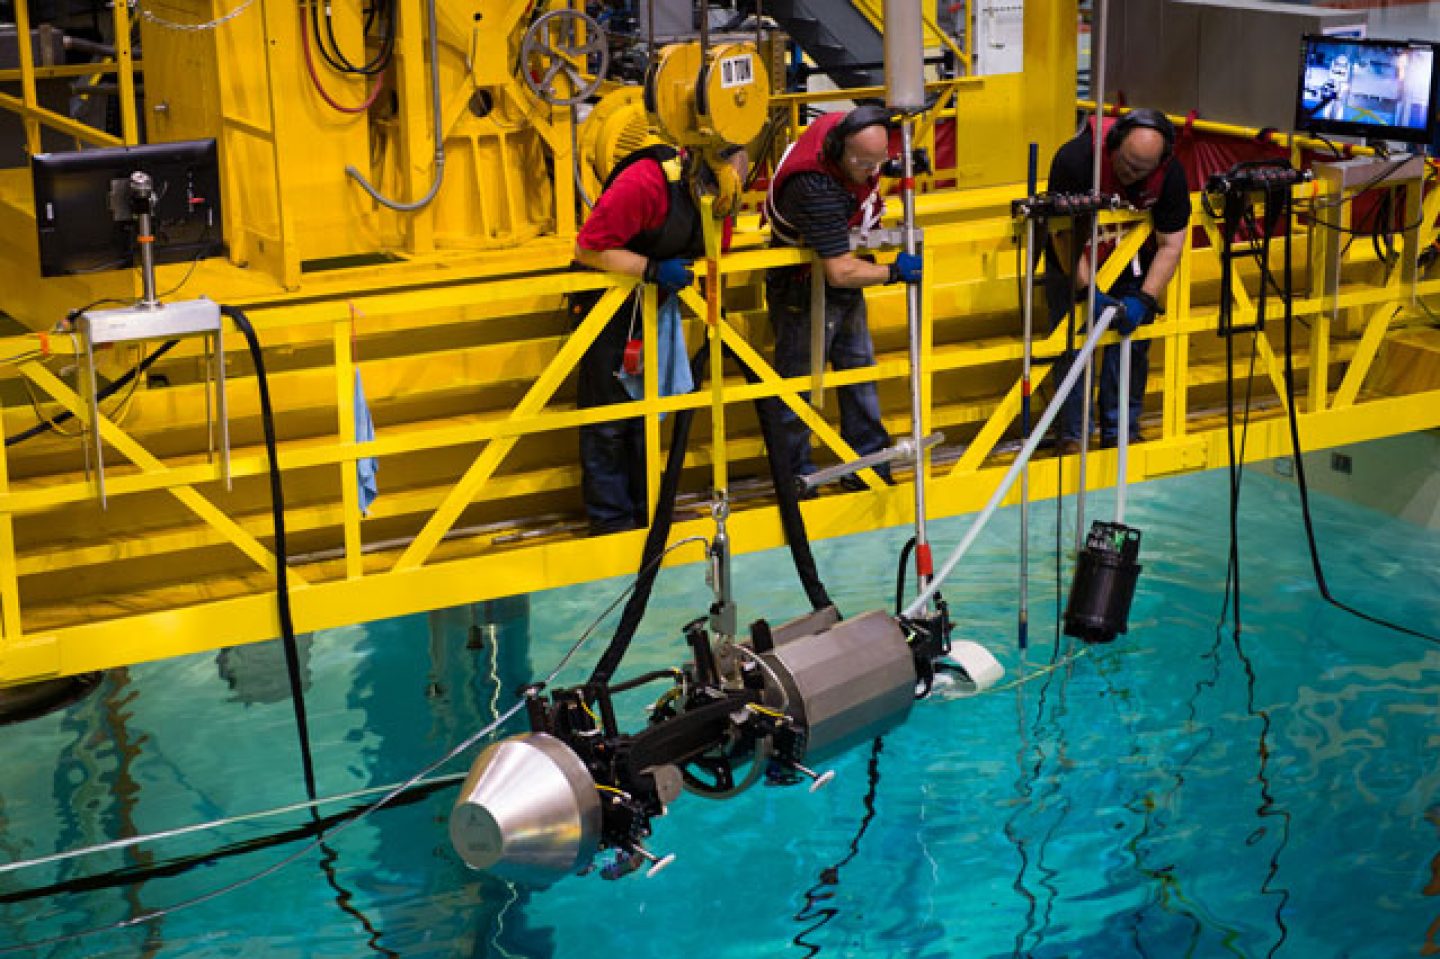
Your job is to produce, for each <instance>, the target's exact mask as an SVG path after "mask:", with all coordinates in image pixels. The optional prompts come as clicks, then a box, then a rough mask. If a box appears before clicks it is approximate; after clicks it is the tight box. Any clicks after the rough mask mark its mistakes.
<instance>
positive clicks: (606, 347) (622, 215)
mask: <svg viewBox="0 0 1440 959" xmlns="http://www.w3.org/2000/svg"><path fill="white" fill-rule="evenodd" d="M744 171H745V152H744V150H743V149H741V148H740V147H727V148H724V149H722V150H720V151H718V153H717V155H716V158H715V160H713V161H711V160H709V159H707V158H706V157H705V156H703V155H702V154H701V153H700V152H699V151H695V152H687V153H685V154H681V153H679V152H678V151H676V150H675V149H674V148H673V147H668V146H652V147H646V148H644V149H642V150H637V151H636V152H634V153H632V154H630V155H629V156H627V157H626V158H625V159H623V160H621V161H620V163H619V164H617V165H616V167H615V169H614V170H613V171H612V172H611V174H610V176H609V178H608V179H607V180H606V182H605V189H604V191H603V192H602V193H601V194H600V197H599V199H598V200H596V201H595V207H594V209H592V210H591V211H590V215H589V217H587V218H586V220H585V224H584V226H583V227H581V229H580V234H579V236H578V237H577V238H576V241H575V259H576V260H577V261H578V262H579V263H581V264H583V265H584V266H587V267H590V268H592V269H596V270H605V271H607V272H610V273H624V274H627V275H629V276H634V277H638V278H641V279H644V280H645V282H647V283H655V284H657V285H658V286H659V287H660V294H661V298H662V300H663V298H665V297H666V296H670V295H673V294H675V293H676V292H678V291H679V290H682V289H684V288H685V287H688V286H689V285H690V284H691V283H693V282H694V279H695V277H694V272H693V270H692V269H691V264H692V262H693V261H694V260H695V259H696V258H698V257H701V256H703V255H704V253H705V242H704V231H703V229H702V223H701V218H700V205H699V197H700V195H701V194H702V193H712V194H715V195H716V205H715V214H716V215H717V216H722V217H728V215H729V214H730V213H731V212H732V211H731V210H730V209H729V207H730V206H733V205H734V204H735V202H736V201H737V200H738V196H739V193H740V189H739V187H740V184H741V183H742V182H743V180H744V175H745V174H744ZM728 226H729V224H728V221H727V223H726V224H725V227H726V235H727V236H728ZM598 299H599V294H598V293H594V292H591V293H587V294H580V295H576V296H574V297H572V299H571V307H570V308H571V311H572V313H573V314H574V316H575V319H576V320H577V321H578V320H579V319H581V318H582V317H583V316H584V315H585V314H586V313H588V312H589V310H590V308H591V307H592V306H593V305H594V303H595V301H596V300H598ZM639 310H640V291H639V289H638V288H637V289H636V292H635V293H634V294H632V295H631V297H630V299H628V300H627V301H626V302H625V303H624V305H622V306H621V307H620V309H618V310H617V311H616V312H615V316H614V317H613V318H612V319H611V321H610V322H609V323H608V324H607V325H606V326H605V329H603V330H602V331H601V332H600V335H599V336H598V337H597V338H596V340H595V342H594V344H593V345H592V346H591V347H590V349H589V350H588V351H587V352H586V353H585V355H584V356H583V357H582V358H581V360H580V365H579V382H578V385H577V402H578V404H579V406H580V407H581V408H582V409H584V408H589V407H595V406H606V405H608V404H611V403H626V402H629V401H630V400H631V399H632V397H631V396H630V394H629V393H628V392H627V391H626V389H625V387H624V386H623V384H622V383H621V381H620V379H619V376H618V374H619V373H621V371H622V367H623V364H624V362H625V346H626V343H627V342H628V341H630V340H631V339H632V338H638V337H639V335H640V329H641V322H640V312H639ZM681 361H683V358H681ZM580 468H581V471H582V473H583V479H582V489H583V493H584V497H585V511H586V514H587V515H588V517H589V521H590V532H591V534H592V535H598V534H602V533H613V532H618V531H621V530H628V529H639V528H643V527H644V526H645V525H647V522H648V519H649V517H648V516H647V515H646V504H645V430H644V423H643V421H642V420H640V419H638V418H631V419H625V420H619V421H612V422H608V423H596V424H593V425H589V426H582V427H580Z"/></svg>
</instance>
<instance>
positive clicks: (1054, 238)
mask: <svg viewBox="0 0 1440 959" xmlns="http://www.w3.org/2000/svg"><path fill="white" fill-rule="evenodd" d="M1094 129H1095V128H1094V125H1093V121H1092V122H1091V123H1088V124H1086V126H1085V129H1083V130H1081V131H1080V133H1079V134H1078V135H1077V136H1075V137H1074V138H1073V139H1071V140H1069V141H1068V142H1066V143H1065V144H1063V145H1062V146H1061V147H1060V149H1059V150H1057V151H1056V152H1055V158H1054V159H1053V160H1052V161H1051V164H1050V182H1049V184H1048V189H1049V190H1050V191H1051V192H1052V193H1088V192H1090V189H1091V180H1092V179H1093V177H1094V162H1095V159H1094V158H1095V134H1094ZM1102 131H1103V139H1102V142H1101V158H1100V184H1099V188H1100V193H1101V194H1103V195H1111V194H1119V195H1120V196H1121V198H1122V199H1124V200H1125V201H1126V202H1128V203H1129V204H1130V205H1131V206H1133V207H1135V208H1136V209H1138V210H1146V211H1148V212H1149V214H1150V220H1151V223H1152V224H1153V225H1154V228H1155V232H1154V233H1153V234H1152V235H1151V237H1150V238H1149V239H1148V240H1146V241H1145V244H1144V245H1143V246H1142V247H1141V248H1140V252H1139V253H1137V254H1136V255H1135V258H1134V259H1133V260H1132V261H1131V262H1129V263H1127V264H1126V265H1125V268H1124V269H1123V270H1121V272H1120V276H1119V277H1118V278H1117V279H1116V280H1115V282H1114V283H1112V284H1111V286H1110V289H1109V290H1107V291H1103V293H1102V294H1101V295H1100V296H1099V298H1098V299H1097V302H1096V310H1097V312H1098V311H1099V310H1100V309H1102V308H1103V305H1104V304H1105V303H1106V302H1108V300H1109V299H1113V300H1115V301H1118V303H1119V304H1120V305H1121V306H1123V308H1124V309H1123V312H1121V313H1120V314H1117V316H1116V318H1115V320H1114V321H1113V329H1115V330H1116V332H1118V333H1121V334H1122V335H1125V336H1128V335H1130V334H1131V333H1133V332H1134V331H1135V328H1136V327H1138V326H1141V325H1142V324H1145V323H1149V322H1150V321H1151V320H1153V319H1154V318H1155V314H1156V313H1159V312H1164V311H1163V310H1161V308H1160V297H1161V296H1162V295H1163V294H1164V292H1165V288H1166V287H1167V286H1168V285H1169V284H1170V279H1171V277H1173V276H1174V275H1175V268H1176V267H1177V266H1178V265H1179V263H1180V253H1181V251H1182V250H1183V249H1184V246H1185V230H1186V229H1187V228H1188V227H1189V223H1190V188H1189V186H1187V185H1186V182H1185V170H1184V168H1182V167H1181V165H1180V164H1179V163H1178V162H1176V161H1175V159H1174V154H1175V127H1174V126H1173V125H1171V123H1170V120H1169V119H1168V118H1167V117H1166V116H1165V114H1163V113H1161V112H1160V111H1158V110H1146V109H1139V110H1131V111H1130V112H1129V113H1126V114H1125V115H1124V116H1122V117H1119V118H1118V119H1117V118H1108V119H1106V120H1105V123H1104V126H1103V127H1102ZM1082 220H1083V222H1081V221H1082ZM1076 234H1078V235H1079V236H1080V237H1082V238H1083V239H1084V240H1085V243H1086V246H1085V248H1082V249H1080V250H1079V251H1078V253H1077V251H1076V248H1075V246H1074V239H1073V238H1074V237H1075V236H1076ZM1089 235H1090V224H1089V220H1088V218H1077V220H1076V222H1075V223H1074V224H1073V225H1072V229H1070V230H1066V231H1063V232H1056V233H1054V234H1052V235H1051V237H1050V242H1049V243H1048V244H1047V245H1046V248H1045V258H1046V265H1045V298H1046V302H1047V305H1048V306H1049V311H1050V319H1051V323H1052V329H1053V328H1054V326H1057V325H1059V324H1060V323H1063V322H1064V321H1065V318H1066V316H1068V315H1070V314H1071V310H1072V308H1073V304H1074V303H1075V302H1076V301H1077V299H1079V298H1081V297H1084V296H1085V294H1086V293H1087V292H1088V289H1089V286H1090V275H1091V271H1092V270H1093V269H1098V268H1099V267H1100V266H1103V265H1104V262H1105V259H1106V258H1107V257H1108V256H1109V254H1110V252H1111V251H1112V250H1113V249H1114V248H1115V240H1114V238H1112V237H1106V236H1105V235H1104V232H1103V231H1102V234H1101V237H1100V252H1099V256H1098V257H1092V256H1091V255H1090V252H1091V251H1090V250H1089V248H1088V247H1089V243H1088V237H1089ZM1097 260H1098V263H1097V262H1096V261H1097ZM1106 294H1108V297H1107V296H1106ZM1149 353H1150V341H1149V340H1137V341H1132V342H1131V343H1130V362H1131V368H1130V396H1129V404H1130V440H1131V442H1135V441H1138V440H1139V439H1140V413H1141V411H1142V407H1143V405H1144V401H1145V377H1146V375H1147V374H1148V372H1149ZM1069 364H1070V357H1069V355H1068V354H1066V355H1065V356H1062V357H1061V358H1060V359H1059V360H1057V361H1056V365H1055V370H1054V376H1055V382H1057V383H1058V382H1059V381H1060V379H1061V378H1063V377H1064V375H1065V372H1066V370H1068V369H1069ZM1119 383H1120V352H1119V348H1117V347H1106V348H1105V353H1104V358H1103V359H1102V360H1101V364H1100V404H1099V411H1100V415H1099V419H1100V445H1101V446H1102V447H1106V446H1114V445H1115V442H1116V437H1117V435H1118V433H1119V429H1120V427H1119V409H1120V403H1119V392H1120V385H1119ZM1083 399H1084V397H1083V392H1082V390H1080V389H1079V388H1076V389H1075V390H1072V391H1071V393H1070V396H1069V398H1068V399H1067V400H1066V403H1065V405H1064V406H1063V407H1062V409H1061V412H1060V417H1059V423H1060V449H1061V451H1062V452H1066V453H1069V452H1075V451H1078V450H1079V448H1080V420H1081V418H1082V403H1083Z"/></svg>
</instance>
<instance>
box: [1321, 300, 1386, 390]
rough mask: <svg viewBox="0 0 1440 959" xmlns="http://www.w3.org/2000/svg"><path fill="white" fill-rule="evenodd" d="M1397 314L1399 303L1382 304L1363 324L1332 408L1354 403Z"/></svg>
mask: <svg viewBox="0 0 1440 959" xmlns="http://www.w3.org/2000/svg"><path fill="white" fill-rule="evenodd" d="M1399 315H1400V304H1398V303H1397V304H1395V305H1394V306H1393V307H1392V306H1382V307H1381V308H1380V309H1378V310H1376V311H1375V313H1374V314H1373V315H1372V316H1371V317H1370V322H1369V323H1367V324H1366V325H1365V332H1364V333H1363V334H1362V335H1361V337H1360V345H1359V346H1357V347H1356V348H1355V355H1354V356H1353V357H1351V358H1350V366H1349V367H1348V368H1346V370H1345V378H1344V379H1343V380H1341V381H1340V389H1338V390H1336V391H1335V404H1334V407H1333V408H1334V409H1337V410H1343V409H1346V408H1347V407H1350V406H1353V405H1354V404H1355V398H1356V397H1357V396H1359V395H1360V386H1361V385H1362V384H1363V383H1364V382H1365V377H1366V375H1367V374H1369V372H1370V367H1371V366H1372V365H1373V364H1374V362H1375V354H1376V353H1377V352H1379V350H1380V344H1381V342H1383V341H1384V339H1385V334H1386V333H1387V332H1389V330H1390V324H1391V323H1393V322H1394V320H1395V317H1397V316H1399Z"/></svg>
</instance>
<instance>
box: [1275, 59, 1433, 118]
mask: <svg viewBox="0 0 1440 959" xmlns="http://www.w3.org/2000/svg"><path fill="white" fill-rule="evenodd" d="M1435 81H1436V73H1435V45H1434V44H1431V43H1421V42H1418V41H1408V40H1376V39H1357V38H1355V37H1330V36H1307V37H1304V38H1303V39H1302V40H1301V43H1300V95H1299V98H1298V100H1297V102H1296V107H1295V128H1296V129H1297V130H1300V131H1303V132H1306V133H1316V134H1320V135H1333V136H1354V137H1364V138H1365V139H1367V140H1394V141H1398V142H1402V143H1429V142H1430V140H1431V139H1433V137H1432V133H1433V132H1434V129H1435V109H1434V108H1435Z"/></svg>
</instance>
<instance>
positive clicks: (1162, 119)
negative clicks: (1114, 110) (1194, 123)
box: [1105, 107, 1175, 164]
mask: <svg viewBox="0 0 1440 959" xmlns="http://www.w3.org/2000/svg"><path fill="white" fill-rule="evenodd" d="M1140 127H1144V128H1145V129H1147V130H1154V131H1155V132H1156V133H1159V134H1160V135H1161V136H1162V137H1164V138H1165V150H1164V152H1163V153H1161V155H1160V162H1161V163H1162V164H1163V163H1165V161H1167V160H1169V159H1170V155H1171V154H1172V153H1174V152H1175V125H1174V124H1173V123H1171V122H1170V118H1169V117H1167V116H1166V115H1165V114H1163V113H1161V112H1160V111H1159V110H1151V109H1150V108H1148V107H1139V108H1137V109H1134V110H1131V111H1130V112H1129V113H1127V114H1125V115H1124V116H1122V117H1120V118H1119V119H1118V120H1116V121H1115V123H1114V124H1113V125H1112V126H1111V127H1110V130H1109V132H1107V133H1106V134H1105V149H1106V150H1108V151H1109V152H1111V153H1114V152H1115V151H1116V150H1118V149H1120V144H1122V143H1124V142H1125V138H1126V137H1127V136H1129V135H1130V131H1131V130H1135V129H1138V128H1140Z"/></svg>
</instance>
